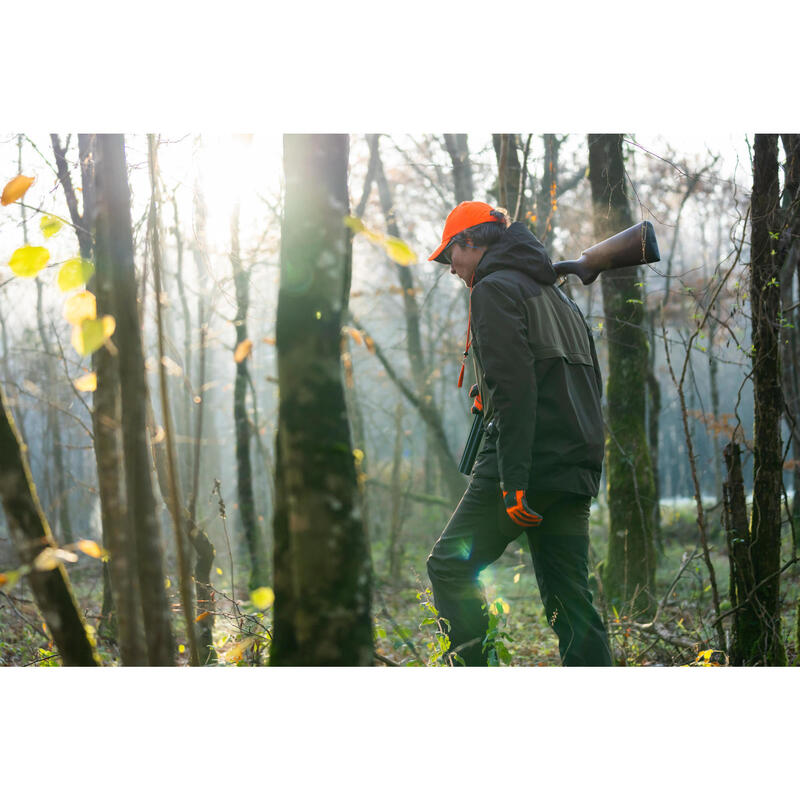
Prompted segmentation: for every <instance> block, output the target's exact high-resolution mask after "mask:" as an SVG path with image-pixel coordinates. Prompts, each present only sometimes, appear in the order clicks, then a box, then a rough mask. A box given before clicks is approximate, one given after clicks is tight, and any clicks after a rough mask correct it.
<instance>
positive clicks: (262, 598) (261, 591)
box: [250, 586, 275, 611]
mask: <svg viewBox="0 0 800 800" xmlns="http://www.w3.org/2000/svg"><path fill="white" fill-rule="evenodd" d="M250 602H251V603H252V604H253V605H254V606H255V607H256V608H258V609H259V610H261V611H263V610H264V609H265V608H269V607H270V606H271V605H272V604H273V603H274V602H275V592H273V591H272V589H270V587H269V586H260V587H259V588H258V589H253V591H252V592H250Z"/></svg>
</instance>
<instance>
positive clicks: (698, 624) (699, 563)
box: [0, 506, 800, 666]
mask: <svg viewBox="0 0 800 800" xmlns="http://www.w3.org/2000/svg"><path fill="white" fill-rule="evenodd" d="M718 516H719V515H718V514H716V515H714V514H713V513H712V514H711V515H710V518H711V520H712V523H711V525H710V527H711V531H710V534H709V538H710V542H711V545H712V551H711V560H712V565H713V567H714V570H715V574H716V581H717V589H718V594H719V597H720V601H721V602H720V607H721V611H723V612H724V611H726V610H727V609H729V608H730V601H729V599H728V561H727V552H726V550H725V545H724V537H723V535H722V533H721V531H720V530H719V521H718ZM412 522H413V520H412ZM416 522H417V523H419V526H420V527H418V528H416V530H423V529H424V530H428V531H429V532H430V536H428V534H424V538H425V541H422V539H423V534H422V533H420V534H419V535H418V536H409V537H408V538H407V540H406V541H405V542H404V544H405V550H404V553H403V556H402V564H401V569H400V574H401V575H402V576H403V578H402V579H401V580H397V581H390V580H388V578H387V577H386V575H387V573H388V564H387V561H388V556H387V552H386V546H385V543H384V542H383V541H381V539H380V538H378V541H376V542H373V544H372V557H373V563H374V567H375V571H376V576H375V579H374V592H373V603H372V613H373V619H374V630H375V651H376V654H377V658H376V664H378V665H393V664H396V665H402V666H441V665H444V664H445V663H446V660H447V659H446V656H445V650H446V649H447V641H446V638H445V635H444V634H445V629H444V628H443V627H442V626H441V624H440V623H439V622H437V615H436V613H435V610H434V608H433V604H432V597H431V594H430V589H429V583H428V578H427V575H426V574H425V559H426V557H427V555H428V552H429V550H430V547H431V545H432V543H433V541H435V539H436V537H437V536H438V530H436V531H435V529H437V527H438V526H439V523H440V522H441V520H440V519H437V520H432V519H431V518H430V517H423V516H422V515H420V519H417V520H416ZM604 522H605V521H604V519H603V512H602V510H597V511H595V512H593V514H592V528H591V549H590V566H591V569H592V572H591V574H590V585H591V588H592V592H593V594H594V596H595V603H596V605H597V607H598V609H599V610H600V611H601V613H602V614H603V616H604V619H605V621H606V623H607V625H608V629H609V633H610V637H611V643H612V649H613V652H614V660H615V663H616V664H619V665H629V666H675V665H682V664H688V663H690V662H691V661H692V660H693V659H694V658H695V656H696V654H697V652H698V651H700V650H704V649H706V648H711V647H713V644H712V643H713V641H714V633H713V630H711V629H710V628H709V627H708V620H709V619H710V618H711V617H712V616H713V614H712V601H711V595H712V592H711V585H710V582H709V578H708V570H707V568H706V565H705V562H704V560H703V558H702V553H701V550H700V548H699V546H697V549H696V554H695V556H694V557H693V558H692V559H691V561H690V563H689V564H688V565H685V568H684V569H683V571H682V572H681V576H680V579H679V580H678V582H677V583H676V584H675V586H674V587H672V588H670V587H671V585H672V583H673V581H674V580H675V578H676V576H677V574H678V572H679V571H680V570H681V567H682V566H683V565H684V560H685V559H686V558H689V557H690V556H691V554H692V552H693V551H694V550H695V547H696V540H697V526H696V522H695V518H694V512H693V509H692V508H691V507H688V506H681V507H667V506H665V507H663V508H662V532H661V541H662V543H663V548H662V550H661V552H660V553H659V555H658V568H657V575H656V583H657V597H658V599H659V600H660V599H662V598H664V597H665V595H667V592H668V590H669V595H670V596H667V597H666V599H665V601H664V603H663V606H662V609H661V612H660V614H659V633H658V634H655V633H654V632H652V631H648V630H646V629H641V628H640V627H638V625H637V621H634V620H632V619H631V618H630V617H629V615H628V614H627V612H626V610H625V609H615V608H606V607H605V604H604V603H603V597H602V591H601V584H600V583H599V582H598V580H597V574H596V573H597V569H596V567H597V563H598V559H599V554H602V553H605V551H606V541H605V538H606V535H607V534H606V530H607V528H606V527H605V524H604ZM409 529H415V528H413V527H412V525H409ZM434 531H435V532H434ZM785 538H786V539H790V537H789V536H787V537H785ZM428 539H430V541H428ZM784 549H785V552H784V554H783V561H784V562H785V561H787V560H788V559H789V558H790V557H791V552H790V549H791V542H790V541H788V542H786V545H785V548H784ZM226 561H227V559H220V558H218V564H217V565H216V566H215V569H214V571H213V572H212V575H213V581H214V583H215V590H216V601H217V609H216V616H215V626H214V646H215V651H216V653H217V655H218V660H217V662H216V663H218V664H219V665H226V664H227V665H239V666H246V665H256V664H265V663H267V661H268V647H269V628H270V626H271V613H270V610H269V609H267V610H266V611H263V612H261V611H259V610H258V609H256V608H255V607H254V606H253V605H252V603H251V602H250V600H249V594H248V592H247V589H246V578H247V571H246V568H245V567H244V566H239V565H237V566H236V594H235V596H236V600H237V602H236V604H235V605H234V604H233V603H232V602H231V594H232V593H231V582H230V578H229V575H228V572H229V570H228V564H226V563H225V562H226ZM69 575H70V579H71V581H72V584H73V588H74V591H75V595H76V597H77V598H78V602H79V604H80V606H81V609H82V610H83V612H84V614H85V616H86V620H87V622H88V623H89V625H91V626H92V627H93V629H95V628H97V627H98V626H99V622H100V609H101V605H102V588H103V584H102V570H101V566H100V562H99V561H97V560H95V559H88V558H86V559H84V558H81V559H80V560H79V561H78V562H77V563H75V564H70V565H69ZM168 575H170V577H168V579H167V582H168V586H167V593H168V595H169V597H170V600H171V602H172V608H173V614H174V616H173V623H174V630H175V635H176V640H177V642H178V644H179V649H180V653H179V656H178V663H180V664H185V663H187V662H188V653H187V652H186V638H185V635H184V633H185V627H184V622H183V617H182V615H181V611H180V605H179V595H178V586H177V577H175V571H174V567H173V569H171V570H170V564H169V562H168ZM482 580H483V584H484V587H485V591H486V599H487V603H488V605H489V609H490V612H491V616H490V619H491V630H492V639H493V641H494V642H495V647H496V653H497V659H496V662H497V666H506V665H509V666H556V665H558V664H559V663H560V659H559V654H558V641H557V639H556V636H555V634H554V633H553V631H552V630H551V628H550V626H549V625H548V623H547V620H546V618H545V615H544V611H543V608H542V605H541V600H540V597H539V590H538V587H537V585H536V579H535V577H534V574H533V568H532V566H531V562H530V555H529V553H528V550H527V545H526V543H525V540H524V537H521V538H520V539H517V540H516V541H515V542H513V543H512V544H511V545H510V546H509V547H508V548H507V549H506V552H505V553H504V554H503V555H502V556H501V557H500V558H499V559H498V560H497V561H496V562H495V563H494V564H492V565H491V566H490V567H488V568H487V569H486V570H484V572H483V574H482ZM781 594H782V597H783V603H784V604H783V609H782V630H783V635H784V640H785V643H786V648H787V656H788V663H789V664H792V663H796V660H797V655H798V654H797V647H796V630H797V606H798V598H799V597H800V575H798V570H788V571H787V572H785V573H784V574H783V576H782V578H781ZM640 623H641V621H639V624H640ZM96 640H97V646H98V652H99V654H100V657H101V659H102V661H103V663H104V664H107V665H115V664H118V663H119V654H118V650H117V647H116V645H115V644H114V643H113V642H112V641H110V640H109V639H108V638H107V637H104V636H102V635H99V634H96ZM59 663H60V659H59V656H58V654H57V652H56V650H55V648H54V645H53V643H52V641H51V640H50V637H49V636H48V634H47V632H46V629H45V627H44V626H43V623H42V620H41V618H40V617H39V615H38V612H37V610H36V607H35V605H34V603H33V599H32V595H31V591H30V588H29V586H28V585H27V581H25V580H22V581H20V583H18V584H17V585H16V586H15V587H14V588H13V590H12V591H10V592H3V591H0V666H57V665H58V664H59Z"/></svg>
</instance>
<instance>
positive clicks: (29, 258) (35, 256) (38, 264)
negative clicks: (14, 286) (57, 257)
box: [8, 245, 50, 278]
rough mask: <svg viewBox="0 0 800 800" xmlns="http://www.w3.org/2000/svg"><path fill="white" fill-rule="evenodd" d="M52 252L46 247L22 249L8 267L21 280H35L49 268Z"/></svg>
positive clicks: (12, 257)
mask: <svg viewBox="0 0 800 800" xmlns="http://www.w3.org/2000/svg"><path fill="white" fill-rule="evenodd" d="M49 260H50V251H49V250H48V249H47V248H46V247H32V246H30V245H28V246H27V247H20V248H19V249H17V250H15V251H14V253H13V255H12V256H11V258H10V259H9V260H8V266H9V267H11V271H12V272H13V273H14V274H15V275H19V277H20V278H33V277H34V276H35V275H37V274H38V273H39V272H40V271H41V270H42V269H44V268H45V266H47V262H48V261H49Z"/></svg>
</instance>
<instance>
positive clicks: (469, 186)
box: [444, 133, 475, 205]
mask: <svg viewBox="0 0 800 800" xmlns="http://www.w3.org/2000/svg"><path fill="white" fill-rule="evenodd" d="M444 142H445V147H446V148H447V152H448V154H449V155H450V160H451V161H452V163H453V188H454V190H455V195H456V205H458V204H459V203H463V202H465V201H467V200H473V199H474V194H475V188H474V185H473V182H472V163H471V161H470V159H469V145H468V144H467V134H466V133H446V134H445V135H444Z"/></svg>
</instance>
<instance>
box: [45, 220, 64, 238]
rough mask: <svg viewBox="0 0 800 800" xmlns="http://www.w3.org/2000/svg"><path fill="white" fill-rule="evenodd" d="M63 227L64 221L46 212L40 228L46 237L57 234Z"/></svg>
mask: <svg viewBox="0 0 800 800" xmlns="http://www.w3.org/2000/svg"><path fill="white" fill-rule="evenodd" d="M63 227H64V223H63V222H62V221H61V220H60V219H59V218H58V217H54V216H52V214H45V215H44V216H43V217H42V218H41V220H40V221H39V229H40V230H41V232H42V234H43V235H44V238H45V239H49V238H50V237H51V236H55V235H56V234H57V233H58V232H59V231H60V230H61V228H63Z"/></svg>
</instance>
